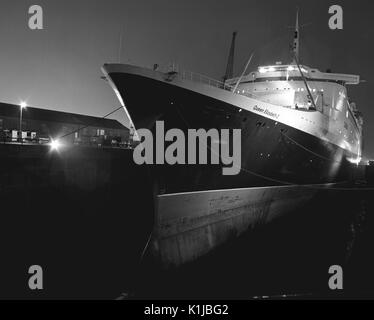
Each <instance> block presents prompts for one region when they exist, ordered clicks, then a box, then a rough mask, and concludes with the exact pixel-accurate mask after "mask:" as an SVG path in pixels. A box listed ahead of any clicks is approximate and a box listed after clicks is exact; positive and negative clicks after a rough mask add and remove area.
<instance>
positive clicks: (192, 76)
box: [167, 64, 270, 102]
mask: <svg viewBox="0 0 374 320" xmlns="http://www.w3.org/2000/svg"><path fill="white" fill-rule="evenodd" d="M167 73H171V74H174V75H175V76H176V77H178V78H179V79H182V80H189V81H192V82H197V83H203V84H207V85H209V86H211V87H215V88H219V89H223V90H226V91H231V92H233V93H236V94H240V95H242V96H246V97H248V98H253V99H257V100H260V101H263V102H270V100H268V99H266V98H265V97H262V96H258V95H256V94H253V93H249V92H247V91H245V90H243V89H236V90H235V92H234V89H235V86H233V85H231V84H227V83H225V82H223V81H219V80H216V79H213V78H210V77H208V76H205V75H202V74H200V73H197V72H192V71H188V70H182V71H180V69H179V65H177V64H171V65H169V67H168V69H167Z"/></svg>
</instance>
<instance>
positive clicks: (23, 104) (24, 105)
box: [20, 101, 27, 109]
mask: <svg viewBox="0 0 374 320" xmlns="http://www.w3.org/2000/svg"><path fill="white" fill-rule="evenodd" d="M20 107H21V108H22V109H25V108H26V107H27V103H26V102H25V101H21V103H20Z"/></svg>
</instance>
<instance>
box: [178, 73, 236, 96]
mask: <svg viewBox="0 0 374 320" xmlns="http://www.w3.org/2000/svg"><path fill="white" fill-rule="evenodd" d="M178 76H179V77H180V78H181V79H183V80H190V81H193V82H198V83H203V84H207V85H208V86H211V87H215V88H219V89H224V90H227V91H233V89H234V87H233V86H231V85H228V84H226V83H224V82H223V81H219V80H216V79H213V78H210V77H207V76H205V75H202V74H200V73H196V72H192V71H186V70H183V71H181V72H178Z"/></svg>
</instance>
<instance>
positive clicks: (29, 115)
mask: <svg viewBox="0 0 374 320" xmlns="http://www.w3.org/2000/svg"><path fill="white" fill-rule="evenodd" d="M19 109H20V106H18V105H13V104H7V103H0V117H1V116H4V117H12V118H19V116H20V110H19ZM22 117H23V119H25V120H27V119H29V120H39V121H46V122H63V123H71V124H77V125H83V126H91V127H102V128H110V129H122V130H128V128H126V127H125V126H124V125H122V124H121V123H120V122H118V121H117V120H113V119H103V118H99V117H92V116H86V115H82V114H76V113H69V112H61V111H54V110H48V109H40V108H34V107H27V109H26V110H24V111H23V114H22Z"/></svg>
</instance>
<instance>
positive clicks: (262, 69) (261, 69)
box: [258, 68, 267, 73]
mask: <svg viewBox="0 0 374 320" xmlns="http://www.w3.org/2000/svg"><path fill="white" fill-rule="evenodd" d="M258 71H259V72H260V73H265V72H267V70H266V69H265V68H260V69H258Z"/></svg>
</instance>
